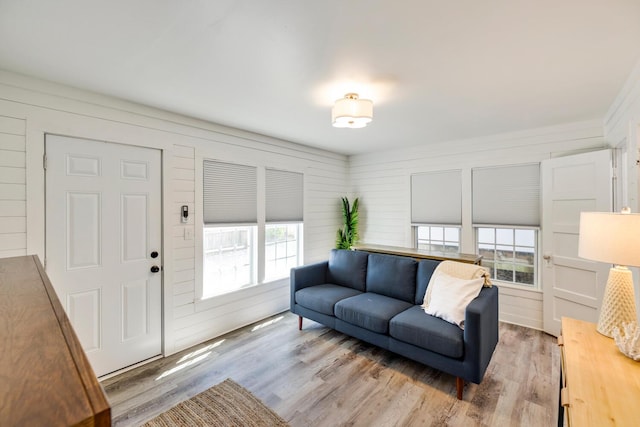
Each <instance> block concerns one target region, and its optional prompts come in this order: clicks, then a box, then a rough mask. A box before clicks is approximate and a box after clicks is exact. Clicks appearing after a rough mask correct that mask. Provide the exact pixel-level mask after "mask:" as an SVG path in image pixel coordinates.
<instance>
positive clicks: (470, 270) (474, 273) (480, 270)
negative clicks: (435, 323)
mask: <svg viewBox="0 0 640 427" xmlns="http://www.w3.org/2000/svg"><path fill="white" fill-rule="evenodd" d="M439 273H444V274H447V275H449V276H453V277H457V278H458V279H466V280H470V279H479V278H480V277H483V278H484V287H485V288H490V287H491V279H490V275H489V272H488V271H487V270H486V269H485V268H484V267H481V266H479V265H476V264H469V263H465V262H457V261H442V262H441V263H440V264H438V266H437V267H436V269H435V271H434V272H433V275H431V279H429V285H428V286H427V292H426V293H425V295H424V302H423V303H422V308H427V307H428V306H429V303H430V302H431V290H432V289H433V286H431V284H432V283H433V282H434V279H435V278H436V277H437V276H438V275H439Z"/></svg>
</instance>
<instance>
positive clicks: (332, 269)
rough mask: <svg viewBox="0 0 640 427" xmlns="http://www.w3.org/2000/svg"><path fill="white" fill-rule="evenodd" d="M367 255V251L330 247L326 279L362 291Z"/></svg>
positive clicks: (363, 288) (365, 275)
mask: <svg viewBox="0 0 640 427" xmlns="http://www.w3.org/2000/svg"><path fill="white" fill-rule="evenodd" d="M368 257H369V254H368V253H367V252H362V251H350V250H348V249H332V250H331V253H330V254H329V269H328V271H327V281H328V282H329V283H333V284H335V285H341V286H348V287H350V288H353V289H357V290H359V291H361V292H364V290H365V279H366V278H367V258H368Z"/></svg>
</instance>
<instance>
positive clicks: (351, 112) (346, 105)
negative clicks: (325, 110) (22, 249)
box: [331, 93, 373, 129]
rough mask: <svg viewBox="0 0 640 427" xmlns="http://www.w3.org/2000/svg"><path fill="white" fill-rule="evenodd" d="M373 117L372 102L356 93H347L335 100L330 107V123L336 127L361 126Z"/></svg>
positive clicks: (354, 127)
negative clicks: (360, 97)
mask: <svg viewBox="0 0 640 427" xmlns="http://www.w3.org/2000/svg"><path fill="white" fill-rule="evenodd" d="M372 118H373V102H372V101H371V100H370V99H359V98H358V94H357V93H348V94H346V95H345V96H344V98H341V99H338V100H336V103H335V105H334V106H333V108H332V109H331V123H332V124H333V126H334V127H337V128H351V129H357V128H363V127H365V126H366V125H367V124H368V123H370V122H371V119H372Z"/></svg>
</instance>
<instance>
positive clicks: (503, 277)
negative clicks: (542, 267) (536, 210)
mask: <svg viewBox="0 0 640 427" xmlns="http://www.w3.org/2000/svg"><path fill="white" fill-rule="evenodd" d="M537 241H538V230H537V229H536V228H512V227H499V226H497V227H478V228H476V242H477V251H478V254H479V255H482V266H483V267H485V268H487V269H488V270H489V272H490V274H491V278H492V279H495V280H499V281H502V282H507V283H513V284H518V285H525V286H530V287H535V286H537V284H538V268H537V265H538V244H537Z"/></svg>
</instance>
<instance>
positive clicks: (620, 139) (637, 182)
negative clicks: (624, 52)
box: [604, 60, 640, 317]
mask: <svg viewBox="0 0 640 427" xmlns="http://www.w3.org/2000/svg"><path fill="white" fill-rule="evenodd" d="M604 132H605V137H606V138H607V141H610V142H611V144H612V145H613V146H614V147H620V148H623V149H624V150H626V152H627V154H628V155H627V162H628V163H627V164H626V165H623V166H622V167H621V168H620V170H621V171H622V173H626V182H627V194H626V202H627V205H628V206H629V207H630V208H631V211H632V212H640V178H639V175H640V174H639V171H638V169H639V166H638V164H637V163H636V162H637V161H638V160H639V159H640V60H638V62H637V64H636V66H635V68H634V69H633V70H632V72H631V74H630V75H629V78H628V79H627V82H626V83H625V85H624V86H623V88H622V90H621V91H620V93H619V94H618V96H617V97H616V99H615V101H614V102H613V104H612V105H611V108H609V111H608V112H607V115H606V116H605V119H604ZM633 272H634V283H635V295H636V310H637V312H638V316H639V317H640V271H639V269H638V268H633Z"/></svg>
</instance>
